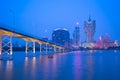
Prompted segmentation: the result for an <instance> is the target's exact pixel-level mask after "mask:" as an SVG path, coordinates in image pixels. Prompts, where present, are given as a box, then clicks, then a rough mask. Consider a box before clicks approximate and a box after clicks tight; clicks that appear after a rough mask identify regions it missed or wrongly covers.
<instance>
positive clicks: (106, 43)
mask: <svg viewBox="0 0 120 80" xmlns="http://www.w3.org/2000/svg"><path fill="white" fill-rule="evenodd" d="M116 46H118V42H117V41H116V40H115V41H112V40H110V36H109V35H108V34H106V35H105V36H102V37H100V38H99V40H97V41H96V48H104V49H107V48H109V47H116Z"/></svg>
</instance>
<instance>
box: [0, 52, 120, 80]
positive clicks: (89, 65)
mask: <svg viewBox="0 0 120 80" xmlns="http://www.w3.org/2000/svg"><path fill="white" fill-rule="evenodd" d="M119 73H120V51H115V50H109V51H105V50H103V51H102V50H101V51H100V50H99V51H82V52H80V51H75V52H69V53H61V54H58V53H57V54H54V57H53V58H52V59H51V58H48V55H40V54H39V52H37V53H36V55H35V57H33V56H32V54H31V53H30V54H29V55H28V57H25V53H24V52H14V53H13V60H12V61H9V60H6V59H5V58H4V60H1V61H0V80H120V76H119V75H120V74H119Z"/></svg>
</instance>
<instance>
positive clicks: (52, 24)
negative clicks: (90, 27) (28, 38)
mask: <svg viewBox="0 0 120 80" xmlns="http://www.w3.org/2000/svg"><path fill="white" fill-rule="evenodd" d="M119 3H120V1H119V0H1V1H0V24H3V25H8V26H9V28H13V29H15V30H17V31H21V32H26V33H29V34H32V35H35V36H39V37H42V36H47V37H49V38H51V33H52V31H53V30H54V29H55V28H67V29H68V30H69V31H70V33H71V37H72V32H73V30H74V28H75V23H76V22H79V23H80V27H81V34H82V40H83V41H84V40H85V34H84V31H83V27H84V21H85V20H88V16H89V14H91V17H92V19H94V20H96V24H97V25H96V34H95V39H98V37H99V36H100V35H104V34H106V33H108V34H109V35H110V37H111V39H112V40H114V39H118V40H120V37H119V35H120V28H119V27H120V26H119V23H120V22H119V19H120V10H119V5H120V4H119ZM11 11H12V12H11ZM13 16H14V17H15V26H13V22H14V21H13V19H14V18H13Z"/></svg>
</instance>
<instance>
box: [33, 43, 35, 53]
mask: <svg viewBox="0 0 120 80" xmlns="http://www.w3.org/2000/svg"><path fill="white" fill-rule="evenodd" d="M33 53H35V42H33Z"/></svg>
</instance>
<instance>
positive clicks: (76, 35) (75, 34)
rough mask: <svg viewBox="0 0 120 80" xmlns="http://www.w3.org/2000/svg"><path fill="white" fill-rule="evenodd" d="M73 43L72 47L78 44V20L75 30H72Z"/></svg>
mask: <svg viewBox="0 0 120 80" xmlns="http://www.w3.org/2000/svg"><path fill="white" fill-rule="evenodd" d="M73 45H74V47H79V46H80V27H79V22H77V23H76V27H75V30H74V32H73Z"/></svg>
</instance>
